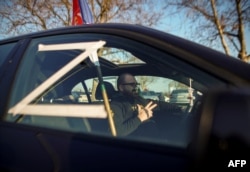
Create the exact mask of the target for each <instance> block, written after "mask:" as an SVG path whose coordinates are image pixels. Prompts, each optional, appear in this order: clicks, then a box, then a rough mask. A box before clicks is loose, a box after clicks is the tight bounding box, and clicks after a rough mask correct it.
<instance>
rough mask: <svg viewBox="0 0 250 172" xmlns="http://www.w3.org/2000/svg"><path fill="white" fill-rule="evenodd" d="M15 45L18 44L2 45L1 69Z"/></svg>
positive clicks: (0, 47)
mask: <svg viewBox="0 0 250 172" xmlns="http://www.w3.org/2000/svg"><path fill="white" fill-rule="evenodd" d="M15 45H16V43H8V44H3V45H0V54H1V58H0V67H1V65H2V64H3V62H4V60H5V59H6V58H7V57H8V55H9V53H10V51H11V50H12V48H13V47H14V46H15Z"/></svg>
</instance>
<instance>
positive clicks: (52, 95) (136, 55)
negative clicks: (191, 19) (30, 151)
mask: <svg viewBox="0 0 250 172" xmlns="http://www.w3.org/2000/svg"><path fill="white" fill-rule="evenodd" d="M99 40H103V41H106V44H105V45H104V47H103V48H100V49H99V50H98V56H99V61H100V64H101V65H100V66H101V69H102V72H103V75H104V76H106V77H109V78H111V79H110V82H111V83H112V84H113V86H114V88H115V89H114V90H115V91H116V78H117V76H118V75H119V74H120V73H122V72H132V73H134V74H135V75H136V76H138V77H137V80H138V81H139V82H140V84H141V90H142V91H146V88H147V89H148V91H152V92H150V93H153V94H155V95H157V97H158V98H157V101H160V100H163V101H164V102H167V101H168V97H169V89H170V88H172V87H175V88H178V86H177V85H180V84H183V85H186V87H189V86H191V87H192V88H193V89H195V90H198V91H200V92H204V91H206V90H207V89H210V88H213V87H218V86H224V83H223V82H222V81H220V80H219V79H217V78H215V77H213V76H210V75H209V74H207V73H205V72H204V71H202V70H200V69H198V68H196V67H194V66H192V65H190V64H187V63H185V62H183V61H181V60H179V59H178V57H175V56H173V55H170V54H167V53H165V52H163V51H160V50H158V49H157V48H155V47H150V46H148V45H146V44H143V43H140V42H137V41H133V40H129V39H125V38H121V37H117V36H112V35H104V34H72V35H63V36H53V37H46V38H38V39H34V40H32V41H31V43H30V45H29V47H28V49H27V50H26V52H25V54H24V57H23V61H22V62H21V64H20V67H19V69H18V72H17V76H16V79H15V86H14V89H13V91H12V94H11V100H10V104H9V108H12V107H13V106H15V105H16V104H17V103H18V102H19V101H21V100H23V99H25V98H26V97H27V95H28V96H29V95H30V93H33V90H35V89H37V88H39V86H40V85H41V84H43V83H45V82H46V81H47V80H48V79H50V77H53V76H54V75H56V74H57V72H58V70H61V69H63V68H64V67H65V65H68V64H70V62H71V61H72V60H73V59H74V58H76V57H78V56H79V55H80V54H81V53H83V52H84V51H82V50H76V49H74V50H53V51H42V52H41V51H39V46H41V45H52V44H53V45H54V44H66V43H82V42H83V43H89V42H93V41H99ZM59 73H60V72H59ZM154 77H157V81H158V82H156V80H155V79H154ZM97 78H98V76H97V71H96V67H95V65H94V64H93V63H92V62H91V61H90V59H89V58H87V59H84V60H83V61H80V62H79V63H78V64H77V65H76V66H74V68H73V69H71V70H70V71H68V72H67V73H65V74H63V76H61V77H60V78H59V79H58V80H57V81H56V82H55V83H53V84H52V85H50V86H49V87H48V88H46V90H44V91H43V92H42V93H41V94H40V95H38V96H37V97H35V98H34V99H33V100H32V101H31V102H29V103H28V104H31V105H34V106H33V107H36V105H51V106H49V108H54V109H53V111H54V112H58V114H59V113H63V115H62V116H49V115H46V110H48V109H44V111H42V112H36V113H38V114H39V115H35V114H28V115H26V114H22V113H21V114H20V113H18V114H15V115H13V114H11V113H9V114H8V115H7V120H8V121H11V122H19V123H23V124H27V125H36V126H42V127H49V128H57V129H61V130H70V131H74V132H75V131H76V132H84V133H90V134H96V133H101V134H103V135H108V136H111V134H110V130H109V125H108V123H107V119H106V118H101V117H99V116H98V114H96V117H92V118H90V117H72V116H71V111H70V110H69V112H68V114H66V115H65V112H61V111H60V108H58V106H59V105H63V106H64V107H66V106H67V107H69V109H71V110H72V109H74V107H75V108H76V107H77V105H81V107H86V108H89V107H90V106H89V105H91V106H92V105H93V110H95V107H99V105H100V104H103V101H102V100H99V99H98V100H97V99H96V96H95V94H96V88H97V84H98V82H94V81H96V80H98V79H97ZM191 78H192V85H190V84H189V83H190V80H191ZM106 80H109V79H107V78H106ZM170 80H171V81H173V82H169V81H170ZM145 81H148V82H149V81H150V82H151V83H152V84H153V83H154V86H152V87H150V86H149V85H145ZM167 81H168V82H167ZM159 88H161V89H162V90H161V91H160V92H159V90H157V89H159ZM24 102H25V101H24ZM60 107H61V106H60ZM20 109H21V108H20ZM21 110H22V109H21ZM82 113H92V112H90V111H88V110H85V111H83V112H82ZM95 113H96V112H95ZM156 113H158V117H157V118H156V119H155V120H156V121H159V128H160V129H161V133H162V134H163V136H162V137H161V139H158V140H156V139H153V138H146V139H145V138H144V137H137V138H130V137H128V138H129V139H137V140H147V141H148V140H150V141H151V142H160V143H164V144H173V145H181V146H186V145H187V144H188V140H189V138H188V137H189V133H188V131H189V122H190V121H189V118H187V116H185V113H186V112H185V111H183V112H180V113H181V114H175V113H166V112H156ZM182 113H183V114H182ZM58 114H56V115H58ZM166 114H171V115H169V116H168V115H166ZM94 115H95V114H94ZM156 116H157V115H156ZM190 120H192V119H190ZM100 131H101V132H100Z"/></svg>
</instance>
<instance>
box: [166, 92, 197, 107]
mask: <svg viewBox="0 0 250 172" xmlns="http://www.w3.org/2000/svg"><path fill="white" fill-rule="evenodd" d="M191 101H195V96H194V95H193V91H189V89H177V90H173V91H172V92H171V94H170V98H169V102H170V103H177V104H190V103H191Z"/></svg>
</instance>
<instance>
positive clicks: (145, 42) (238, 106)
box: [0, 23, 250, 172]
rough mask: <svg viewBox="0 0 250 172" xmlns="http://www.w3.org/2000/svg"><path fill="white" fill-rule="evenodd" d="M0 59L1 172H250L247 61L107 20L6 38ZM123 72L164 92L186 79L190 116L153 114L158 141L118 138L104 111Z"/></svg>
mask: <svg viewBox="0 0 250 172" xmlns="http://www.w3.org/2000/svg"><path fill="white" fill-rule="evenodd" d="M0 55H1V57H0V58H1V59H0V88H1V89H0V171H14V172H27V171H35V172H40V171H41V172H45V171H46V172H47V171H60V172H64V171H65V172H68V171H73V172H78V171H103V170H107V171H119V172H120V171H131V170H136V171H154V172H157V171H164V172H166V171H178V172H180V171H195V170H198V171H206V170H210V171H212V170H214V171H215V170H218V169H219V170H220V169H227V170H228V169H229V168H230V166H229V165H230V164H232V161H231V160H233V161H234V160H246V161H247V164H246V165H245V166H243V167H242V168H241V169H246V170H247V168H249V165H250V161H248V160H249V159H250V134H249V133H250V118H249V116H250V114H249V113H250V110H249V100H250V75H249V74H250V64H247V63H243V62H242V61H239V60H237V59H234V58H232V57H228V56H226V55H225V54H223V53H220V52H217V51H214V50H212V49H210V48H207V47H204V46H201V45H199V44H196V43H193V42H191V41H188V40H185V39H182V38H179V37H176V36H173V35H170V34H168V33H165V32H161V31H158V30H154V29H151V28H148V27H143V26H140V25H129V24H111V23H110V24H89V25H83V26H74V27H73V26H72V27H65V28H58V29H54V30H47V31H42V32H38V33H32V34H27V35H21V36H18V37H13V38H8V39H5V40H2V41H0ZM117 62H119V63H117ZM125 72H129V73H131V74H133V75H135V76H136V77H141V78H146V79H147V78H150V79H152V78H153V80H152V81H154V82H152V83H151V85H152V87H150V89H152V91H155V92H158V90H161V91H160V92H162V93H167V92H168V91H169V90H170V88H169V87H170V86H169V83H177V84H178V85H179V84H184V85H186V86H187V87H188V86H189V83H190V80H191V79H192V88H193V89H194V90H196V91H198V92H199V93H200V94H199V95H200V98H195V99H194V102H193V106H191V110H190V111H175V109H172V110H169V109H168V110H166V109H164V108H156V109H154V112H153V117H152V118H151V120H150V121H147V122H152V123H150V124H153V125H154V126H156V127H157V129H158V130H157V131H158V133H157V134H156V135H153V136H150V137H149V136H148V137H146V136H144V135H138V136H136V137H134V136H131V135H128V136H117V135H116V134H115V132H114V131H115V129H116V126H115V125H112V124H113V123H112V121H113V118H114V116H115V115H116V114H112V113H110V112H112V109H111V111H109V109H108V107H109V106H108V105H109V102H110V101H112V98H113V96H115V94H116V93H117V88H116V81H115V78H117V77H118V76H119V75H120V74H122V73H125ZM104 77H105V78H109V79H107V81H109V82H110V83H109V84H108V82H105V83H106V84H107V85H104V84H103V83H104V82H103V80H102V78H104ZM190 78H191V79H190ZM172 81H173V82H172ZM151 85H150V86H151ZM98 88H100V89H98ZM75 91H78V92H77V93H76V92H75ZM177 92H178V91H177ZM106 93H107V94H106ZM80 95H84V97H83V98H80V97H79V96H80ZM105 95H106V97H105ZM178 95H179V93H178V94H177V96H176V98H175V99H172V100H171V101H170V103H171V102H173V101H174V102H179V101H184V102H188V101H187V93H186V92H185V93H184V96H185V97H184V98H183V99H182V98H179V97H178ZM180 95H181V96H182V93H181V94H180ZM107 97H108V98H107ZM155 98H156V97H155ZM156 99H157V98H156ZM170 105H172V104H170ZM132 107H134V105H133V106H131V108H128V109H124V110H129V111H131V110H133V109H132ZM171 107H172V106H171ZM106 110H107V111H106ZM134 113H135V114H136V113H137V112H136V110H135V111H134ZM146 124H149V123H145V125H146ZM146 126H147V127H150V126H148V125H146ZM146 126H145V127H146ZM113 129H114V130H113ZM148 129H151V128H148ZM147 131H150V130H147ZM144 134H147V132H146V130H145V133H144ZM232 168H233V167H232Z"/></svg>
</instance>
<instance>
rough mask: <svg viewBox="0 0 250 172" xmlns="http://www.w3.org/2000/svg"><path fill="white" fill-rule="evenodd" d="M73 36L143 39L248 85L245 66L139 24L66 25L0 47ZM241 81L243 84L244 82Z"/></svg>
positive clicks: (211, 50)
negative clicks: (28, 41)
mask: <svg viewBox="0 0 250 172" xmlns="http://www.w3.org/2000/svg"><path fill="white" fill-rule="evenodd" d="M73 33H105V34H112V35H118V36H122V37H124V38H129V39H134V40H137V41H144V42H145V40H147V44H148V45H149V46H152V47H156V48H158V49H162V50H163V51H165V50H166V49H167V50H168V51H169V53H171V54H173V55H175V56H176V57H178V58H180V59H181V60H183V61H185V62H187V63H190V64H192V65H196V67H202V68H203V69H206V70H207V71H208V72H212V73H213V72H214V70H215V68H216V69H217V70H218V69H220V72H219V73H223V75H228V72H230V73H231V74H234V75H237V76H240V78H244V79H245V80H248V81H249V82H250V75H249V73H250V65H249V64H247V63H245V62H242V61H240V60H238V59H236V58H234V57H230V56H227V55H225V54H224V53H221V52H219V51H216V50H214V49H211V48H208V47H205V46H203V45H200V44H198V43H195V42H192V41H189V40H186V39H184V38H181V37H177V36H174V35H171V34H169V33H166V32H163V31H159V30H156V29H153V28H149V27H145V26H141V25H134V24H123V23H97V24H86V25H79V26H68V27H62V28H56V29H50V30H45V31H39V32H35V33H30V34H25V35H20V36H16V37H12V38H7V39H4V40H1V41H0V44H4V43H9V42H14V41H18V40H22V39H34V38H39V37H44V36H55V35H64V34H73ZM197 64H198V66H197ZM220 75H221V74H220ZM228 78H230V77H228ZM242 82H243V83H244V81H242Z"/></svg>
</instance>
